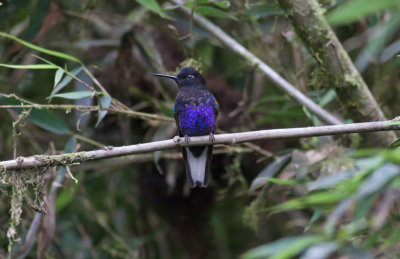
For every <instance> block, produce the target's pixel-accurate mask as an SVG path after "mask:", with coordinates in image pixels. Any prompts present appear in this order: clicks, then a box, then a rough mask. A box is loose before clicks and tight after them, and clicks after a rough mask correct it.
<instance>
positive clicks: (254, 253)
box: [243, 235, 323, 259]
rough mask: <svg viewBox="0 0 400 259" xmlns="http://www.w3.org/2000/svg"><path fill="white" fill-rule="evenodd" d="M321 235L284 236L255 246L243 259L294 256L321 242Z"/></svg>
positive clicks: (277, 258) (279, 258)
mask: <svg viewBox="0 0 400 259" xmlns="http://www.w3.org/2000/svg"><path fill="white" fill-rule="evenodd" d="M322 240H323V239H322V238H321V237H320V236H316V235H313V236H309V235H304V236H296V237H287V238H282V239H279V240H277V241H274V242H271V243H268V244H265V245H262V246H259V247H256V248H253V249H251V250H249V251H248V252H246V253H245V254H244V255H243V259H257V258H269V257H271V258H275V259H282V258H292V257H293V256H295V255H297V254H298V253H300V252H301V251H302V250H304V249H305V248H307V247H308V246H310V245H313V244H315V243H318V242H321V241H322Z"/></svg>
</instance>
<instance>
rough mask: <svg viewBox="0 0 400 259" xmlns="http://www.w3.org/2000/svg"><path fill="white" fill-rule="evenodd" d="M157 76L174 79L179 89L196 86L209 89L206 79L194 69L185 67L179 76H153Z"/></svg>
mask: <svg viewBox="0 0 400 259" xmlns="http://www.w3.org/2000/svg"><path fill="white" fill-rule="evenodd" d="M153 75H155V76H162V77H167V78H170V79H174V80H175V82H176V83H177V84H178V87H179V88H181V87H191V86H192V87H194V86H202V87H206V88H207V83H206V80H205V79H204V77H203V76H202V75H201V74H200V73H199V71H197V70H196V69H194V68H192V67H184V68H182V69H181V71H179V73H178V75H176V76H170V75H164V74H153Z"/></svg>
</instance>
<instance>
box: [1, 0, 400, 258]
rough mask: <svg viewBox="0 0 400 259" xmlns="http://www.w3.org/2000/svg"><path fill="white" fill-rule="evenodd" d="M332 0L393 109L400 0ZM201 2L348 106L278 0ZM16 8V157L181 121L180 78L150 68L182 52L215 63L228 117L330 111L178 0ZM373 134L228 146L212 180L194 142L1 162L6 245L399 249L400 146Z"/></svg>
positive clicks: (8, 119)
mask: <svg viewBox="0 0 400 259" xmlns="http://www.w3.org/2000/svg"><path fill="white" fill-rule="evenodd" d="M319 2H320V5H321V6H322V7H323V8H324V10H325V11H326V12H325V16H326V18H327V20H328V22H329V23H330V24H331V26H333V28H334V31H335V33H336V34H337V37H338V38H339V40H340V41H341V42H342V44H343V46H344V48H345V49H346V51H347V52H348V54H349V56H350V57H351V59H352V60H353V61H354V63H355V65H356V67H357V69H358V70H359V71H360V72H361V73H362V76H363V78H364V80H365V81H366V83H367V85H368V86H369V88H370V90H371V92H372V93H373V96H374V97H375V99H376V100H377V101H378V103H379V104H380V107H381V108H382V109H383V111H384V113H385V115H386V116H387V117H388V118H393V117H395V116H397V115H398V114H399V113H400V103H399V102H398V93H399V91H400V80H399V65H400V58H398V57H396V55H397V54H398V53H399V51H400V29H399V28H400V26H399V24H400V19H399V17H400V8H399V2H398V0H382V1H375V0H349V1H343V0H337V1H335V0H321V1H319ZM185 6H186V7H188V8H191V9H192V10H193V12H196V13H198V14H201V15H205V16H206V17H207V18H209V19H211V20H212V21H213V22H215V23H216V24H217V25H218V26H220V27H221V28H222V29H223V30H224V31H225V32H227V33H228V34H229V35H231V36H232V37H234V38H235V39H236V40H237V41H238V42H239V43H240V44H242V45H244V46H245V47H247V48H248V49H249V50H250V51H251V52H253V53H254V54H255V55H257V56H258V57H260V58H261V59H262V60H263V61H265V62H266V63H267V64H269V65H270V66H271V67H272V68H273V69H274V70H276V71H277V72H278V73H279V74H281V75H282V76H283V77H284V78H286V79H287V80H288V81H290V82H291V83H293V84H294V85H295V86H296V87H298V88H299V89H300V90H301V91H302V92H304V93H306V94H307V95H308V96H310V97H311V98H312V99H313V100H314V101H315V102H317V103H318V104H320V105H321V106H323V107H325V108H326V109H328V110H329V111H331V112H333V113H339V111H340V109H343V107H342V106H341V103H340V100H338V98H337V97H336V94H335V90H334V89H331V88H330V87H329V85H327V84H326V82H324V80H321V77H320V76H318V75H319V74H320V73H321V71H320V68H319V67H318V64H317V63H316V62H315V60H313V59H312V57H311V56H310V54H309V53H308V52H307V50H306V48H305V47H304V45H303V43H302V41H301V40H300V39H299V37H298V36H296V32H295V31H294V29H293V27H292V26H291V24H290V21H289V20H288V18H287V16H286V15H285V13H284V11H283V10H282V9H281V8H280V6H279V4H278V3H277V2H276V1H269V0H246V1H239V0H231V1H217V0H195V1H185ZM0 17H1V19H0V31H1V34H0V39H1V41H0V63H2V67H1V68H0V93H1V97H0V104H1V105H2V109H1V112H0V120H1V124H0V132H1V134H0V150H1V151H0V158H1V160H8V159H12V158H13V157H16V156H29V155H34V154H58V153H63V152H73V151H83V150H91V149H96V148H99V147H105V146H120V145H128V144H134V143H143V142H151V141H156V140H162V139H168V138H172V137H173V136H175V133H176V132H175V125H174V123H172V117H173V113H172V107H173V101H174V98H175V94H176V90H177V89H176V86H175V85H174V83H173V82H168V81H167V80H160V79H158V78H155V77H153V76H152V75H151V73H153V72H159V73H170V74H175V73H176V72H177V71H178V70H179V69H180V68H181V67H182V66H193V67H196V68H198V69H200V70H201V71H202V73H203V75H204V76H205V78H206V80H207V82H208V86H209V89H210V91H211V92H213V93H214V95H215V97H216V99H217V100H218V102H219V103H220V107H221V108H220V109H221V111H220V118H219V128H220V129H221V130H223V131H227V132H239V131H250V130H257V129H272V128H288V127H300V126H311V125H319V124H320V122H319V121H318V120H317V119H316V118H315V117H314V116H313V115H312V114H309V112H307V110H305V109H304V108H303V107H302V106H301V105H298V104H297V103H295V102H294V101H292V100H291V99H290V98H289V97H288V95H287V94H285V93H283V92H281V91H280V90H278V89H276V87H275V86H274V85H273V84H272V83H271V82H270V81H269V80H268V79H267V78H266V77H265V76H263V75H262V74H261V73H260V72H259V71H258V70H257V69H255V68H254V67H252V66H251V64H249V63H248V62H246V61H245V60H243V59H242V58H241V57H238V56H237V55H235V54H233V53H232V52H231V51H230V50H228V49H227V48H226V47H224V46H223V45H221V44H220V43H219V42H218V41H217V40H216V39H215V38H214V37H213V36H212V35H210V34H209V33H208V32H207V31H205V30H204V29H202V28H201V27H199V26H198V25H197V24H196V23H194V22H193V21H191V18H190V17H188V16H186V15H184V14H183V13H182V12H180V11H179V9H178V8H177V5H176V4H174V3H172V2H168V1H161V0H157V1H156V0H137V1H132V0H116V1H103V0H83V1H77V0H72V1H65V0H34V1H27V0H2V1H0ZM38 46H40V47H38ZM55 51H56V52H55ZM34 104H41V105H42V107H41V108H35V107H32V106H31V107H30V108H29V107H28V108H15V107H14V108H9V109H5V107H7V106H5V105H20V106H21V105H34ZM49 104H51V105H53V104H54V105H55V106H51V105H49ZM81 105H86V106H91V107H92V109H91V110H88V109H77V107H78V106H81ZM100 106H101V107H106V108H109V110H108V112H107V111H104V110H103V111H98V107H100ZM152 115H155V116H153V117H152ZM344 119H345V120H346V121H351V120H349V118H344ZM366 139H368V135H367V134H365V135H361V136H360V135H356V134H355V135H352V136H349V137H346V138H339V137H335V138H331V137H320V138H316V137H315V138H310V139H302V140H276V141H261V142H259V143H255V144H256V146H254V145H250V146H249V145H238V146H218V147H216V150H215V155H214V158H213V162H212V167H211V171H212V181H211V185H210V186H209V188H207V189H193V190H190V189H189V187H188V185H187V183H186V179H185V176H184V164H183V161H182V159H181V156H180V153H179V150H171V151H168V152H167V151H165V152H155V153H154V154H142V155H135V156H128V157H123V158H118V159H109V160H104V161H98V162H92V163H88V164H82V165H78V166H75V167H71V168H63V167H61V168H58V169H53V168H47V169H45V170H29V171H26V172H25V171H24V172H13V173H9V172H7V173H4V172H2V174H1V177H0V181H1V185H0V190H1V191H2V195H1V196H0V199H1V203H0V204H1V205H0V228H1V231H0V256H1V257H7V256H10V257H12V258H24V257H28V258H35V257H45V258H135V257H140V258H180V257H182V258H204V257H208V258H232V257H239V256H243V258H267V257H268V258H292V257H296V258H304V259H310V258H315V259H317V258H320V259H323V258H338V257H341V256H343V257H342V258H397V257H399V256H400V252H399V251H400V231H398V229H399V227H400V224H399V222H400V215H399V212H400V203H399V196H400V152H399V151H398V150H397V149H386V148H387V147H382V149H373V150H371V149H368V148H376V147H371V146H368V145H367V144H366V143H367V142H366ZM397 145H398V144H397V143H394V145H393V146H394V147H395V146H397ZM41 212H42V213H43V214H40V213H41ZM35 227H37V228H36V229H35Z"/></svg>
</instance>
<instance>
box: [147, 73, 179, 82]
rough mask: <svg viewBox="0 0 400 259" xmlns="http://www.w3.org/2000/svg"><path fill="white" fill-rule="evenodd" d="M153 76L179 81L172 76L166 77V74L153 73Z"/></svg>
mask: <svg viewBox="0 0 400 259" xmlns="http://www.w3.org/2000/svg"><path fill="white" fill-rule="evenodd" d="M153 76H161V77H166V78H170V79H174V80H175V81H176V79H178V77H176V76H170V75H164V74H157V73H153Z"/></svg>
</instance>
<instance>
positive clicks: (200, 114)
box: [178, 104, 215, 136]
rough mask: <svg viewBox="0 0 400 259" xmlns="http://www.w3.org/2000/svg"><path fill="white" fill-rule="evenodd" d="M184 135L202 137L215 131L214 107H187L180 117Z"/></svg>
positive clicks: (182, 110) (180, 113) (203, 105)
mask: <svg viewBox="0 0 400 259" xmlns="http://www.w3.org/2000/svg"><path fill="white" fill-rule="evenodd" d="M178 124H179V129H180V131H181V134H182V135H188V136H201V135H208V134H210V133H211V132H213V131H214V124H215V117H214V110H213V106H211V105H207V104H200V105H185V106H183V107H182V108H181V109H180V112H179V116H178Z"/></svg>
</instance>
